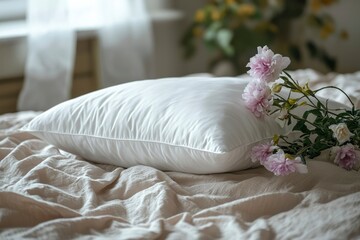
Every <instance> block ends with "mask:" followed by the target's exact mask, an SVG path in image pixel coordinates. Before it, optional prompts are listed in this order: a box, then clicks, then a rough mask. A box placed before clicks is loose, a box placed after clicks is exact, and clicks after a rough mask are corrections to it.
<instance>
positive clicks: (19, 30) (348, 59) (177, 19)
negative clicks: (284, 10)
mask: <svg viewBox="0 0 360 240" xmlns="http://www.w3.org/2000/svg"><path fill="white" fill-rule="evenodd" d="M6 1H7V2H18V3H19V5H18V6H19V9H18V13H16V14H15V17H13V18H10V19H9V16H8V14H7V13H8V11H7V10H6V9H5V8H3V7H2V6H4V5H1V4H2V3H5V2H6ZM24 1H25V0H0V110H1V111H0V112H1V113H4V112H11V111H16V101H17V96H18V94H19V91H20V89H21V87H22V84H23V72H24V66H25V59H26V51H27V49H26V30H25V28H26V27H25V25H24V22H22V21H23V20H24V18H25V15H24V14H25V12H24V11H25V5H24ZM261 1H262V0H258V1H254V2H261ZM264 1H266V2H277V1H279V2H280V3H284V2H285V3H286V2H287V3H288V4H290V5H289V6H293V4H294V3H296V2H298V0H297V1H293V0H287V1H286V0H269V1H267V0H264ZM303 1H305V2H306V10H305V11H309V9H310V10H311V6H310V4H316V3H317V4H320V5H321V8H320V9H319V10H317V11H318V12H317V13H318V14H319V15H326V14H327V15H330V16H331V18H332V19H331V21H332V24H333V25H332V26H328V28H327V31H328V32H330V33H333V34H329V36H328V37H326V38H321V37H319V34H321V29H317V30H314V28H313V27H311V25H309V22H308V20H307V19H304V18H301V17H299V18H298V19H293V20H292V21H291V24H289V26H288V27H287V30H286V32H277V33H276V34H277V35H278V36H286V37H283V38H281V41H285V42H281V41H277V42H276V41H275V44H274V45H275V47H278V48H279V50H280V52H281V50H283V49H281V46H282V45H286V41H292V42H293V43H295V44H298V45H301V46H300V47H299V49H298V50H299V51H300V52H301V54H302V59H301V61H298V62H297V61H293V64H292V66H293V68H313V69H315V70H318V71H320V72H323V73H327V72H331V71H336V72H341V73H347V72H348V73H350V72H355V71H359V70H360V60H359V55H360V46H359V43H360V27H359V22H360V15H359V14H358V11H359V9H360V1H359V0H307V1H306V0H303ZM209 2H211V1H210V0H196V1H189V0H149V1H147V8H148V9H149V12H150V15H151V18H152V26H153V31H154V43H155V44H154V49H155V51H154V56H153V61H154V63H155V77H159V78H160V77H169V76H184V75H188V74H193V73H204V72H212V71H214V66H213V67H210V63H211V61H212V59H213V57H214V51H210V50H209V48H208V47H206V46H205V44H204V41H202V40H201V39H197V40H196V41H195V42H194V43H195V46H196V50H197V51H196V53H195V54H194V55H193V56H192V57H191V58H187V59H185V58H184V46H183V45H182V44H181V41H182V40H183V38H184V34H185V32H186V31H187V30H188V29H189V27H190V26H191V25H192V24H193V23H194V21H195V20H196V18H195V16H196V13H197V11H198V10H199V9H201V8H203V7H204V6H205V5H206V4H208V3H209ZM223 2H224V3H230V4H231V3H233V2H236V1H235V0H224V1H223ZM299 2H301V0H299ZM327 3H331V4H329V5H327ZM312 7H314V6H312ZM315 7H316V6H315ZM245 10H246V9H245ZM247 10H248V12H247V13H249V8H247ZM250 10H251V9H250ZM245 13H246V12H245ZM250 13H251V11H250ZM9 20H11V21H9ZM280 22H281V20H280ZM283 22H284V23H287V19H284V21H283ZM331 28H332V29H331ZM325 30H326V29H325ZM335 30H339V31H340V32H339V33H336V34H335ZM325 33H326V31H325ZM339 34H340V35H341V36H340V35H339ZM225 35H226V34H225ZM339 36H340V37H339ZM245 37H246V36H245ZM78 38H79V40H78V46H77V54H76V61H75V65H76V66H75V70H74V84H73V85H74V86H73V90H72V96H73V97H75V96H78V95H81V94H84V93H86V92H89V91H92V90H95V89H97V88H98V87H99V85H98V76H97V74H98V73H97V70H96V65H97V61H98V56H97V50H96V39H94V33H93V32H92V31H91V30H84V31H81V32H79V34H78ZM241 39H242V38H240V40H241ZM309 39H310V40H311V41H312V42H313V43H314V44H316V45H317V46H319V47H321V48H322V49H324V50H325V51H326V52H327V53H328V55H329V56H330V57H331V58H333V59H334V60H335V61H336V68H335V69H333V70H332V69H329V68H328V67H327V66H326V64H324V61H322V60H319V59H318V58H314V57H311V53H309V51H308V47H307V46H306V41H308V40H309ZM225 40H226V38H225ZM264 43H265V44H268V45H271V43H270V42H269V43H267V42H266V41H265V42H264ZM255 52H256V49H255V48H253V47H251V48H249V53H248V54H250V55H253V54H254V53H255ZM281 53H284V54H287V53H286V51H285V52H281ZM240 55H241V57H243V58H244V59H242V61H247V60H248V55H246V54H245V52H244V54H242V53H240ZM250 55H249V56H250ZM292 59H293V58H292ZM241 64H243V63H241ZM225 70H226V67H225ZM225 72H226V71H225ZM243 72H244V69H242V72H241V71H240V73H243ZM230 73H231V72H230ZM237 73H238V72H236V73H235V72H233V73H232V74H237Z"/></svg>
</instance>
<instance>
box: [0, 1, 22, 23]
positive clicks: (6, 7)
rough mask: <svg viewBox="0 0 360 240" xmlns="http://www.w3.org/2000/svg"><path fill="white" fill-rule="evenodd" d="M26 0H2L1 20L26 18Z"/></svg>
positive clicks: (0, 8) (0, 7)
mask: <svg viewBox="0 0 360 240" xmlns="http://www.w3.org/2000/svg"><path fill="white" fill-rule="evenodd" d="M26 3H27V1H26V0H0V22H2V21H14V20H21V19H25V16H26Z"/></svg>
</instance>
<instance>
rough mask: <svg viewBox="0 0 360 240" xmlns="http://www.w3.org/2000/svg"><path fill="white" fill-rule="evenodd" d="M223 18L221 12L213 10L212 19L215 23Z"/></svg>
mask: <svg viewBox="0 0 360 240" xmlns="http://www.w3.org/2000/svg"><path fill="white" fill-rule="evenodd" d="M220 18H221V13H220V11H219V10H217V9H215V8H214V9H212V10H211V19H212V20H214V21H218V20H219V19H220Z"/></svg>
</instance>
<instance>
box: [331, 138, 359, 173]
mask: <svg viewBox="0 0 360 240" xmlns="http://www.w3.org/2000/svg"><path fill="white" fill-rule="evenodd" d="M335 152H336V156H335V160H334V163H335V164H337V165H339V166H340V167H342V168H344V169H346V170H351V169H353V168H354V167H355V166H356V165H357V162H358V161H359V156H358V155H357V154H356V151H355V148H354V145H352V144H350V143H348V144H346V145H344V146H341V147H336V148H335Z"/></svg>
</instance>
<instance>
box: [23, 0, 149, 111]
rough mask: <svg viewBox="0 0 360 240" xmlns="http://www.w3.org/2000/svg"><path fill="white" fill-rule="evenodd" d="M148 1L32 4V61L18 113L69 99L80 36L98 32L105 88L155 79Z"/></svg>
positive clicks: (43, 0)
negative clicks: (81, 32) (86, 31)
mask: <svg viewBox="0 0 360 240" xmlns="http://www.w3.org/2000/svg"><path fill="white" fill-rule="evenodd" d="M145 1H146V0H51V1H50V0H28V13H27V22H28V26H29V36H28V58H27V62H26V68H25V83H24V87H23V89H22V91H21V93H20V97H19V100H18V109H19V110H46V109H48V108H50V107H52V106H54V105H56V104H58V103H60V102H62V101H65V100H67V99H69V97H70V91H71V83H72V74H73V66H74V59H75V49H76V31H77V30H79V29H80V30H81V29H84V28H85V29H86V28H94V27H95V28H96V29H98V39H99V50H100V67H101V69H100V73H101V84H102V87H107V86H111V85H115V84H119V83H123V82H128V81H132V80H140V79H145V78H150V77H152V76H153V63H152V61H151V56H152V54H153V42H152V39H153V36H152V30H151V23H150V20H149V19H150V18H149V16H148V14H147V11H146V8H145Z"/></svg>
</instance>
